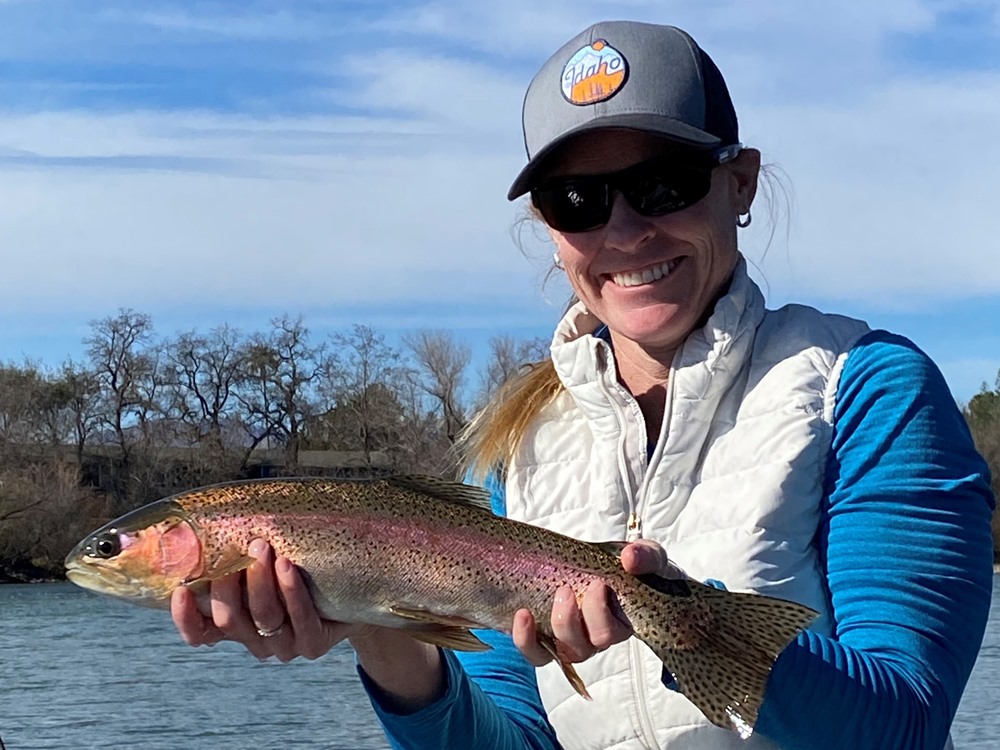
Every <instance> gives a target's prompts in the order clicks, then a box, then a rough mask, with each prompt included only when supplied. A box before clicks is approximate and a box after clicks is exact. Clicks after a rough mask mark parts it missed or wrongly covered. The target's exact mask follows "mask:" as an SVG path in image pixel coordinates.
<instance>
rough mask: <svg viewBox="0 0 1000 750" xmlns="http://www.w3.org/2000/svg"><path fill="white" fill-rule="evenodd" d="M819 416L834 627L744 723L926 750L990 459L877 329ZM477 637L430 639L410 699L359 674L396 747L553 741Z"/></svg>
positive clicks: (971, 572)
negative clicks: (466, 643)
mask: <svg viewBox="0 0 1000 750" xmlns="http://www.w3.org/2000/svg"><path fill="white" fill-rule="evenodd" d="M833 426H834V436H833V442H832V447H831V451H830V456H829V459H828V463H827V467H826V473H825V493H824V494H825V498H824V505H823V508H822V511H823V513H822V523H821V525H820V528H819V530H818V536H817V544H818V545H819V549H820V554H821V559H822V560H823V563H824V566H825V569H826V574H827V576H826V581H827V586H828V588H829V593H830V600H831V605H832V613H833V617H834V621H835V622H836V632H835V634H834V635H833V636H832V637H827V636H822V635H819V634H816V633H812V632H809V631H806V632H804V633H802V634H801V635H800V636H799V637H798V638H797V639H796V640H795V641H793V642H792V644H791V645H790V646H789V647H788V648H786V649H785V651H783V652H782V654H781V655H780V656H779V658H778V660H777V662H776V663H775V665H774V669H773V671H772V673H771V677H770V679H769V681H768V686H767V692H766V694H765V700H764V703H763V705H762V707H761V711H760V718H759V720H758V723H757V730H756V731H758V732H760V733H761V734H763V735H766V736H768V737H769V738H771V739H772V740H774V741H775V742H776V743H777V744H778V745H780V746H781V747H783V748H787V749H788V750H794V749H795V748H809V749H810V750H824V749H825V748H844V747H851V748H855V749H856V750H867V749H868V748H871V750H876V749H878V750H893V749H895V748H899V749H903V748H905V749H906V750H920V749H922V748H927V750H940V749H941V748H942V747H943V745H944V742H945V738H946V736H947V734H948V729H949V727H950V725H951V721H952V719H953V717H954V715H955V711H956V710H957V708H958V703H959V699H960V698H961V695H962V691H963V690H964V688H965V683H966V681H967V680H968V678H969V674H970V673H971V671H972V667H973V664H974V663H975V660H976V656H977V655H978V652H979V646H980V643H981V641H982V637H983V631H984V629H985V626H986V619H987V616H988V613H989V605H990V596H991V591H992V562H993V546H992V537H991V533H990V518H991V515H992V511H993V507H994V498H993V495H992V492H991V490H990V482H989V469H988V468H987V467H986V465H985V462H984V461H983V460H982V458H981V457H980V456H979V455H978V454H977V453H976V451H975V449H974V447H973V444H972V438H971V436H970V434H969V431H968V428H967V426H966V424H965V420H964V419H963V417H962V415H961V413H960V412H959V411H958V409H957V408H956V406H955V403H954V401H953V399H952V396H951V394H950V392H949V391H948V388H947V385H946V384H945V382H944V378H943V377H942V376H941V374H940V372H939V371H938V369H937V368H936V367H935V366H934V364H933V363H932V362H931V361H930V360H929V359H928V358H927V357H926V355H924V354H923V353H922V352H921V351H920V350H919V349H917V347H916V346H914V345H913V344H912V343H911V342H909V341H908V340H906V339H904V338H902V337H899V336H895V335H892V334H888V333H885V332H882V331H874V332H872V333H870V334H868V335H867V336H865V337H864V338H863V339H862V340H861V341H860V342H859V343H858V344H857V345H856V346H855V348H854V349H852V350H851V352H850V353H849V355H848V357H847V361H846V363H845V365H844V369H843V372H842V374H841V378H840V382H839V384H838V390H837V404H836V408H835V410H834V425H833ZM490 489H491V490H492V491H493V504H494V510H495V511H496V512H498V513H501V514H503V513H504V510H505V508H504V496H503V487H502V485H499V484H497V485H494V486H492V487H490ZM668 552H669V550H668ZM477 635H479V636H480V637H481V638H482V639H483V640H485V641H486V642H488V643H489V644H490V645H492V646H493V651H490V652H482V653H471V654H470V653H463V654H458V655H456V654H453V653H451V652H447V651H446V652H443V654H444V658H445V665H446V674H447V682H448V687H447V690H446V693H445V695H444V696H443V697H442V698H441V699H440V700H438V701H437V702H435V703H434V704H432V705H430V706H428V707H427V708H425V709H423V710H421V711H418V712H416V713H413V714H409V715H398V714H393V713H391V712H389V711H387V710H385V709H384V708H383V707H382V706H381V705H380V703H379V700H378V698H377V691H376V690H374V689H373V688H372V686H371V685H370V683H368V682H367V680H365V683H366V685H367V686H368V688H369V693H370V694H371V695H372V703H373V705H374V706H375V711H376V714H377V715H378V717H379V719H380V720H381V721H382V723H383V726H384V728H385V730H386V734H387V736H388V737H389V740H390V743H391V744H392V746H393V747H394V748H400V749H405V750H426V749H427V748H437V749H438V750H451V748H455V750H458V748H463V749H464V748H468V747H490V748H497V749H498V750H502V749H506V748H509V749H510V750H524V749H528V748H530V749H531V750H550V749H554V748H558V742H557V741H556V738H555V733H554V731H553V730H552V727H551V726H550V725H549V723H548V721H547V719H546V717H545V712H544V709H543V707H542V703H541V699H540V697H539V694H538V686H537V682H536V679H535V673H534V668H533V667H531V666H530V665H529V664H528V662H527V661H525V659H524V658H523V656H521V654H520V652H519V651H517V649H516V648H515V646H514V644H513V642H512V640H511V638H510V637H509V636H507V635H503V634H501V633H496V632H492V631H479V632H477ZM362 678H363V679H365V678H364V675H363V674H362Z"/></svg>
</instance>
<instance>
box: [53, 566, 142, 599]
mask: <svg viewBox="0 0 1000 750" xmlns="http://www.w3.org/2000/svg"><path fill="white" fill-rule="evenodd" d="M66 578H68V579H69V580H70V582H72V583H75V584H76V585H77V586H80V587H81V588H85V589H87V590H88V591H95V592H97V593H98V594H112V595H114V596H122V595H125V596H129V595H130V593H131V592H134V591H135V590H136V586H135V583H134V582H133V581H132V579H130V578H129V577H128V576H127V575H125V574H124V573H121V572H119V571H117V570H114V569H112V568H107V567H105V568H102V569H100V570H98V569H96V568H95V567H94V566H93V565H87V564H86V563H81V562H79V561H76V560H67V561H66Z"/></svg>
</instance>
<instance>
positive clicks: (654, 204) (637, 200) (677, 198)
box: [622, 165, 712, 216]
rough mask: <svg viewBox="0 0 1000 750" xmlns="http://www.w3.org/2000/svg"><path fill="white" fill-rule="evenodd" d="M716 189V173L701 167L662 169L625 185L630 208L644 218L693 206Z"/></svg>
mask: <svg viewBox="0 0 1000 750" xmlns="http://www.w3.org/2000/svg"><path fill="white" fill-rule="evenodd" d="M711 186H712V173H711V171H710V170H708V169H702V168H699V167H683V166H677V165H674V166H672V167H671V166H662V167H652V168H650V169H649V171H644V172H643V173H642V174H636V175H635V177H634V178H633V180H631V181H630V182H629V184H627V185H623V186H622V190H623V192H624V193H625V197H626V198H627V199H628V202H629V205H631V206H632V208H634V209H635V210H636V211H638V212H639V213H640V214H643V215H644V216H664V215H666V214H671V213H674V212H675V211H681V210H683V209H685V208H687V207H688V206H691V205H693V204H695V203H697V202H698V201H700V200H701V199H702V198H704V197H705V196H706V195H708V191H709V189H710V188H711Z"/></svg>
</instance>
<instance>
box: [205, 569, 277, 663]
mask: <svg viewBox="0 0 1000 750" xmlns="http://www.w3.org/2000/svg"><path fill="white" fill-rule="evenodd" d="M258 564H259V563H254V565H258ZM251 567H252V566H251ZM248 575H249V573H248ZM211 601H212V621H213V622H214V623H215V624H216V626H217V627H218V628H219V630H221V631H222V632H223V634H224V637H225V639H226V640H229V641H237V642H238V643H242V644H243V645H244V646H245V647H246V649H247V651H249V652H250V653H251V654H253V655H254V656H256V657H257V658H258V659H266V658H267V657H269V656H272V655H273V654H274V650H273V647H274V644H271V643H268V641H273V640H277V639H279V638H282V637H283V635H284V634H279V635H277V636H276V637H274V638H263V637H261V636H260V634H259V633H258V632H257V625H256V624H255V623H254V621H253V617H252V616H251V614H250V611H249V610H248V609H247V608H246V607H245V606H244V605H243V576H242V575H240V574H235V575H231V576H226V577H225V578H221V579H219V580H218V581H213V582H212V591H211Z"/></svg>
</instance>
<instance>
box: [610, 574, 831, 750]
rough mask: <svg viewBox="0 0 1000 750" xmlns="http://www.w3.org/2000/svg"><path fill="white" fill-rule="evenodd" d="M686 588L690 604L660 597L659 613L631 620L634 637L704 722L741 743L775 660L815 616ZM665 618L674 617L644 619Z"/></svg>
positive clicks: (648, 610)
mask: <svg viewBox="0 0 1000 750" xmlns="http://www.w3.org/2000/svg"><path fill="white" fill-rule="evenodd" d="M689 585H690V587H691V597H690V598H687V599H682V600H676V599H674V600H670V599H669V598H666V597H663V599H661V606H659V607H639V608H638V610H637V611H635V612H634V613H633V612H630V615H632V619H633V624H634V625H635V632H636V635H637V636H638V637H639V638H640V639H641V640H642V641H643V642H645V643H646V645H648V646H649V647H650V648H651V649H652V650H653V651H654V652H655V653H656V655H657V656H658V657H659V658H660V660H661V661H662V662H663V664H664V666H665V667H666V668H667V670H668V671H670V673H671V674H673V675H674V676H675V678H676V680H677V684H678V686H679V687H680V689H681V691H682V692H683V693H684V695H686V696H687V697H688V698H689V699H690V700H691V701H692V702H693V703H694V704H695V705H696V706H698V708H699V709H701V711H702V712H703V713H704V714H705V716H706V717H707V718H708V719H709V720H710V721H712V722H713V723H715V724H718V725H719V726H722V727H726V728H729V729H733V728H736V729H737V730H738V731H739V732H740V733H741V734H743V735H747V734H748V733H749V732H750V731H752V728H753V725H754V723H755V722H756V720H757V712H758V710H759V708H760V705H761V703H762V701H763V699H764V688H765V686H766V684H767V678H768V676H769V675H770V672H771V668H772V667H773V665H774V661H775V659H776V658H777V656H778V654H779V653H780V652H781V651H782V650H783V649H784V648H785V647H786V646H787V645H788V643H789V642H790V641H791V640H792V639H793V638H795V637H796V635H797V634H798V633H799V632H801V630H802V629H803V628H804V627H805V626H806V625H808V624H809V622H811V621H812V619H813V618H814V617H815V616H816V613H815V612H814V611H813V610H811V609H809V608H808V607H804V606H802V605H800V604H796V603H794V602H786V601H782V600H780V599H773V598H770V597H766V596H760V595H757V594H744V593H733V592H728V591H723V590H719V589H714V588H712V587H710V586H705V585H703V584H700V583H697V582H694V581H690V582H689ZM640 598H641V597H640ZM679 603H680V606H678V604H679ZM666 611H672V613H673V616H674V617H673V618H672V619H670V620H663V619H658V620H656V621H653V620H651V619H650V618H651V616H655V617H657V618H661V617H662V615H663V614H664V612H666Z"/></svg>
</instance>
